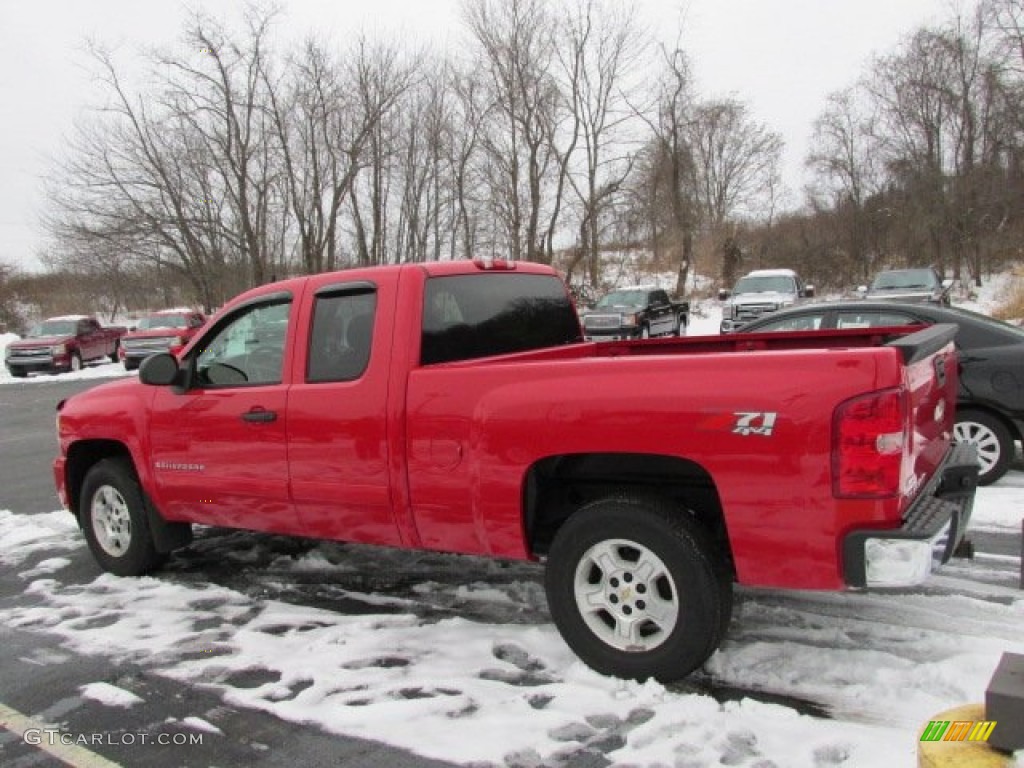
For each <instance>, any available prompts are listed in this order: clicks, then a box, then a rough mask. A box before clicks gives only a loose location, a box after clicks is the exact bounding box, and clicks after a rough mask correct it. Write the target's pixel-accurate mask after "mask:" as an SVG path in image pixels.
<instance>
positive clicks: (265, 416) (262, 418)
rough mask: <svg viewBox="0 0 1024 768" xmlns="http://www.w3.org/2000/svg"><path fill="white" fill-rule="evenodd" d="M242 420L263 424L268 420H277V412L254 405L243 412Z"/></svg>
mask: <svg viewBox="0 0 1024 768" xmlns="http://www.w3.org/2000/svg"><path fill="white" fill-rule="evenodd" d="M242 421H252V422H256V423H262V424H265V423H267V422H270V421H277V413H276V412H275V411H267V410H264V409H263V408H259V407H256V408H253V409H252V410H250V411H247V412H246V413H243V414H242Z"/></svg>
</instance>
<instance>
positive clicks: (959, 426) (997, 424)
mask: <svg viewBox="0 0 1024 768" xmlns="http://www.w3.org/2000/svg"><path fill="white" fill-rule="evenodd" d="M953 439H954V440H956V441H957V442H958V443H972V444H973V445H974V446H975V447H976V448H977V449H978V464H979V465H980V467H981V469H980V471H979V473H978V483H979V485H991V484H992V483H994V482H995V481H996V480H998V479H999V478H1001V477H1002V476H1003V475H1005V474H1006V470H1008V469H1009V468H1010V462H1011V461H1012V460H1013V455H1014V452H1015V450H1016V445H1015V444H1014V440H1013V435H1011V434H1010V430H1009V429H1008V428H1007V426H1006V425H1005V424H1003V422H1002V421H1000V420H999V419H998V418H997V417H995V416H992V415H991V414H988V413H985V412H984V411H972V410H964V411H959V412H958V413H957V416H956V424H955V425H954V426H953Z"/></svg>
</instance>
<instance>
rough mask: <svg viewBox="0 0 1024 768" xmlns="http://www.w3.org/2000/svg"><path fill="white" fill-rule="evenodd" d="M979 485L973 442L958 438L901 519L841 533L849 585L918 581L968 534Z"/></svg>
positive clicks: (907, 583)
mask: <svg viewBox="0 0 1024 768" xmlns="http://www.w3.org/2000/svg"><path fill="white" fill-rule="evenodd" d="M977 487H978V460H977V454H976V451H975V448H974V446H973V445H967V444H954V445H953V446H952V447H951V448H950V450H949V453H948V454H947V455H946V459H945V461H944V462H943V464H942V466H941V467H940V468H939V470H938V471H937V472H936V473H935V476H934V477H933V478H932V479H931V481H930V482H929V484H928V485H927V486H926V487H925V489H924V490H923V491H922V492H921V494H920V495H919V496H918V497H917V498H916V499H915V500H914V502H913V504H911V506H910V508H909V509H908V510H907V514H906V516H905V517H904V520H903V525H902V526H900V527H899V528H893V529H887V530H856V531H851V532H850V533H848V534H847V535H846V537H845V538H844V539H843V577H844V579H845V581H846V583H847V584H848V585H849V586H851V587H908V586H913V585H915V584H920V583H921V582H923V581H924V580H925V579H926V578H928V575H929V574H930V573H931V572H932V570H933V569H934V568H935V567H937V566H939V565H941V564H943V563H945V562H946V561H948V560H949V558H950V557H952V555H953V551H954V550H955V549H956V548H957V545H959V544H960V542H961V541H962V540H963V538H964V533H965V532H966V531H967V525H968V523H969V522H970V519H971V510H972V509H973V507H974V494H975V491H976V490H977Z"/></svg>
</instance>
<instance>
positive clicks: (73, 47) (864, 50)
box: [0, 0, 955, 268]
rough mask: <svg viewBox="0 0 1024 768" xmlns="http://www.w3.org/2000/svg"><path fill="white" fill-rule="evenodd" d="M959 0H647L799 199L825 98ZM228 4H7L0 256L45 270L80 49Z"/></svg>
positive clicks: (420, 28)
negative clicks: (748, 115) (41, 259)
mask: <svg viewBox="0 0 1024 768" xmlns="http://www.w3.org/2000/svg"><path fill="white" fill-rule="evenodd" d="M953 1H955V0H636V5H637V6H638V8H639V10H640V12H641V17H642V18H643V19H644V20H645V21H646V22H647V23H648V24H650V25H651V27H652V28H653V29H654V30H656V31H657V32H658V33H660V34H661V35H662V36H663V37H664V38H665V39H666V40H669V41H671V40H673V39H674V38H675V34H674V30H676V29H678V28H679V26H680V24H682V28H683V41H684V45H685V47H686V50H687V52H688V53H689V55H690V59H691V62H692V64H693V69H694V75H695V77H696V80H697V84H698V89H699V92H700V93H701V95H703V96H712V95H715V96H725V95H734V96H736V97H738V98H739V99H741V100H742V101H744V102H746V103H747V104H749V105H750V107H751V108H752V110H753V113H754V115H755V117H756V118H758V119H759V120H762V121H764V122H766V123H768V124H769V125H770V126H771V127H772V128H773V129H774V130H776V131H779V132H780V133H782V135H783V136H784V138H785V140H786V154H785V158H784V181H785V182H786V184H787V186H788V187H789V188H790V189H791V190H792V195H793V197H792V198H791V199H792V200H799V199H800V197H799V190H800V188H801V186H802V182H803V179H802V160H803V157H804V155H805V153H806V149H807V142H808V138H809V135H810V131H811V123H812V122H813V120H814V118H815V117H816V116H817V115H818V113H819V112H820V111H821V108H822V106H823V105H824V103H825V97H826V96H827V95H828V94H829V93H830V92H832V91H835V90H837V89H839V88H843V87H845V86H847V85H850V84H852V83H853V81H854V80H855V79H856V78H857V77H858V76H859V75H860V74H862V73H863V72H864V69H865V66H866V63H867V62H868V61H869V60H870V58H871V56H872V55H875V54H880V53H886V52H888V51H890V50H892V48H893V47H894V46H895V45H896V44H897V42H898V41H899V40H900V39H901V38H902V37H903V36H904V35H906V34H907V33H908V32H910V31H912V30H913V29H915V28H916V27H918V26H920V25H922V24H926V23H932V22H938V21H942V20H944V19H945V18H947V17H948V16H950V15H951V14H952V12H953V11H952V8H953V5H952V2H953ZM280 4H281V6H282V7H283V9H284V11H285V17H284V25H285V27H286V29H287V33H288V34H290V35H293V36H295V37H301V36H302V35H304V34H306V33H307V32H309V31H311V30H316V31H318V32H319V33H321V34H322V35H324V36H325V37H330V38H333V39H342V38H343V37H344V36H345V35H346V34H349V33H351V32H352V31H354V30H357V29H370V30H374V29H379V30H386V31H389V32H394V33H400V34H405V35H408V36H409V37H410V38H411V39H413V40H415V41H417V42H423V43H426V42H433V43H435V44H437V45H444V44H445V43H446V42H448V41H449V40H454V39H455V35H454V34H449V30H451V29H453V28H455V27H456V26H457V24H458V18H459V7H460V2H459V0H281V2H280ZM237 6H238V3H237V2H230V1H229V0H193V1H192V2H187V3H184V2H175V1H174V0H160V1H159V2H153V1H152V0H147V1H141V0H86V1H82V0H0V105H2V108H0V109H2V111H0V261H4V262H7V263H14V264H17V265H20V266H23V267H27V268H37V267H38V262H37V260H36V256H35V255H36V253H37V252H38V250H39V249H40V248H41V247H42V245H43V242H44V241H43V237H42V233H41V232H40V228H39V224H38V219H39V215H40V212H41V211H42V208H43V205H44V198H43V194H42V183H41V179H42V176H43V175H44V174H46V173H47V172H48V170H49V167H50V158H52V157H53V156H54V155H56V154H58V153H59V152H60V149H61V146H62V140H63V139H64V138H65V137H66V136H68V135H69V133H70V131H71V128H72V125H73V121H74V118H75V116H76V114H78V113H79V112H80V111H81V110H82V109H83V108H84V107H85V106H86V105H87V104H88V103H89V100H90V99H91V98H94V96H95V90H94V88H93V84H92V82H91V80H90V76H89V71H88V68H87V66H86V57H85V55H84V53H83V41H84V40H85V39H87V38H94V39H97V40H99V41H101V42H104V43H107V44H110V45H121V46H124V47H127V48H129V49H131V48H136V47H147V46H171V45H174V44H176V42H177V40H178V35H179V32H180V29H181V23H182V20H183V18H184V17H185V15H186V14H187V11H188V9H189V8H195V7H201V8H203V9H205V10H208V11H210V12H211V13H214V14H217V15H225V14H230V10H231V9H232V8H236V7H237Z"/></svg>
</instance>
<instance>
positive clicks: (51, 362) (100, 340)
mask: <svg viewBox="0 0 1024 768" xmlns="http://www.w3.org/2000/svg"><path fill="white" fill-rule="evenodd" d="M126 331H127V328H122V327H121V326H114V325H107V326H104V325H100V323H99V321H98V320H97V319H96V318H94V317H86V316H84V315H66V316H64V317H51V318H50V319H49V320H44V321H43V322H41V323H37V324H36V325H34V326H32V328H31V329H30V330H29V332H28V334H27V335H26V336H25V338H24V339H21V340H20V341H15V342H11V343H10V344H8V345H7V349H6V351H5V352H4V364H5V365H6V366H7V370H8V372H9V373H10V374H11V376H17V377H25V376H28V375H29V373H32V372H40V373H60V372H62V371H77V370H80V369H81V367H82V365H83V364H85V363H88V362H92V361H94V360H102V359H104V358H109V359H110V361H111V362H114V363H116V362H117V352H118V347H119V345H120V342H121V337H122V336H123V335H124V334H125V332H126Z"/></svg>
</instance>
